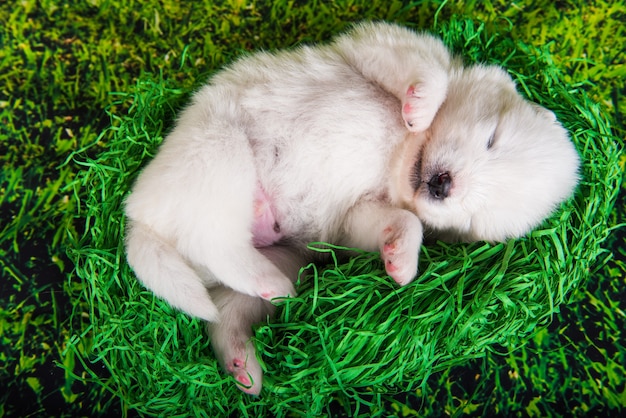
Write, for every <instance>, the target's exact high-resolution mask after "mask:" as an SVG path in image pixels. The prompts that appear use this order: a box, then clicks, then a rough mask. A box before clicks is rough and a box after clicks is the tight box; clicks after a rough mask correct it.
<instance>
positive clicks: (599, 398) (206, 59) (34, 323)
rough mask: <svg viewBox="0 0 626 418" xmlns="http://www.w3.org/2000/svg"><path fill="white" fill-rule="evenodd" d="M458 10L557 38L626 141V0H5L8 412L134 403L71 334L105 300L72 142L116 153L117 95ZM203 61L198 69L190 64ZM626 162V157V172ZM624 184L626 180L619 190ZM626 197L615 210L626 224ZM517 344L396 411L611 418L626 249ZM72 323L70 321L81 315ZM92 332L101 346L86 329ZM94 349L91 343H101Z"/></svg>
mask: <svg viewBox="0 0 626 418" xmlns="http://www.w3.org/2000/svg"><path fill="white" fill-rule="evenodd" d="M452 16H456V17H460V18H470V19H473V20H474V21H475V22H476V23H475V24H476V25H480V24H484V25H485V30H487V31H493V32H496V31H497V32H500V33H507V34H508V35H509V36H511V37H512V38H514V39H518V40H521V41H523V42H525V43H528V44H533V45H537V46H544V47H546V48H548V49H549V51H550V52H551V53H552V54H553V59H554V62H555V64H556V65H557V66H558V67H560V68H562V69H563V70H564V73H565V74H566V75H567V80H566V81H567V82H568V83H569V84H570V85H572V86H576V87H577V88H584V89H585V90H587V91H588V93H589V95H590V96H591V97H592V98H593V99H594V100H595V101H597V102H598V103H600V104H601V105H602V106H603V107H604V109H605V111H606V112H607V114H608V115H609V116H610V118H611V120H612V121H613V127H614V129H615V133H616V134H617V136H618V137H620V138H622V139H623V138H624V135H625V130H624V119H623V115H624V112H626V99H624V94H626V88H625V87H624V81H625V79H626V63H625V61H626V54H625V52H624V48H625V47H624V45H626V29H625V26H626V6H625V5H624V3H623V2H622V1H619V2H611V1H593V2H583V1H580V2H577V1H562V2H556V3H555V2H551V1H539V0H537V1H528V2H515V3H511V2H504V1H501V2H500V1H498V2H474V1H467V2H453V1H450V2H445V3H441V2H400V1H383V0H374V1H365V0H363V1H361V0H357V1H334V2H321V1H315V2H304V1H288V0H279V1H276V2H263V1H244V0H232V1H224V2H209V1H204V2H187V3H179V2H177V1H174V0H162V1H156V0H148V1H144V2H137V1H124V2H122V1H119V0H113V1H106V0H91V1H76V2H62V1H45V0H44V1H29V0H24V1H8V2H7V1H5V2H2V3H1V4H0V22H2V23H1V24H0V162H1V164H2V171H1V173H0V269H1V271H2V276H1V277H2V279H1V282H0V341H1V346H0V416H79V415H82V416H96V415H111V414H114V415H121V414H131V415H132V414H133V411H132V409H131V410H129V409H128V406H127V405H123V404H122V403H120V401H119V400H118V398H117V397H116V396H114V395H112V393H111V392H110V391H109V390H107V385H106V383H107V382H108V380H107V379H108V371H107V370H106V368H105V367H103V366H102V367H100V366H99V365H98V364H96V365H92V364H90V365H89V367H90V369H92V370H95V371H97V372H98V374H99V375H100V377H99V379H100V382H101V383H103V384H97V385H96V384H94V383H93V382H92V381H91V380H92V379H93V377H92V376H91V375H90V374H88V373H86V372H85V370H84V368H83V365H82V364H81V362H80V361H79V358H78V357H76V355H75V354H74V352H73V351H70V350H65V348H66V346H67V344H68V342H69V341H70V340H71V339H72V338H75V336H76V335H77V333H80V330H82V329H85V326H84V325H85V324H84V323H81V318H85V319H83V320H82V321H85V320H86V318H88V313H89V310H90V307H89V306H87V305H85V304H84V302H78V300H80V299H77V298H76V297H75V296H76V295H77V294H79V293H80V289H77V286H79V283H80V281H78V280H75V278H74V272H73V265H72V264H71V262H70V261H69V259H68V258H67V256H66V252H67V250H68V249H69V248H70V247H71V243H72V241H73V239H74V238H75V237H77V236H79V235H81V234H82V232H83V231H82V228H84V220H82V219H80V218H78V217H77V215H76V213H77V212H78V209H79V208H80V205H81V199H82V198H83V197H84V196H83V195H81V194H80V192H79V193H75V191H74V187H73V182H74V179H75V177H76V175H77V173H78V172H80V170H82V169H83V167H81V166H80V165H79V164H77V163H76V162H75V161H74V160H72V159H71V158H70V156H71V154H72V152H76V151H79V150H81V149H83V148H86V147H90V151H89V152H91V153H96V152H97V150H98V149H101V150H105V149H106V147H107V139H108V138H107V137H106V136H101V135H100V133H101V132H102V131H103V130H104V128H106V127H107V126H109V125H110V124H111V123H115V120H111V119H110V117H109V116H108V115H107V113H106V112H105V110H108V111H109V112H110V113H112V114H115V113H119V112H124V111H125V110H126V109H123V108H121V106H124V105H119V104H116V103H118V102H117V101H116V95H115V92H128V91H131V90H133V89H134V87H135V83H136V80H137V79H139V78H140V77H141V76H142V74H143V73H150V74H159V73H160V74H162V76H163V78H164V79H166V80H169V81H171V85H178V86H180V89H181V90H185V89H187V90H188V89H190V88H192V87H193V86H197V85H198V83H199V82H200V81H201V80H203V79H204V78H206V76H207V75H208V74H209V73H210V72H212V71H214V70H215V69H216V68H218V67H220V66H221V65H223V64H225V63H227V62H228V61H230V60H231V59H233V58H234V57H236V56H238V55H240V54H241V53H242V52H244V51H252V50H255V49H260V48H266V49H267V48H277V47H286V46H290V45H293V44H295V43H297V42H303V41H304V42H313V41H323V40H326V39H328V38H329V37H330V36H331V35H332V34H334V33H336V32H338V31H340V30H342V29H344V28H345V27H346V25H347V24H348V23H349V22H351V21H355V20H361V19H386V20H392V21H398V22H410V23H411V24H412V25H414V26H416V27H420V28H424V29H429V28H433V27H435V26H436V25H438V24H441V23H445V22H446V21H447V20H448V19H450V18H451V17H452ZM181 62H185V63H186V65H185V66H184V67H185V68H188V65H189V64H191V65H192V66H193V67H195V68H197V71H195V72H193V74H189V73H188V72H185V71H183V70H181V68H183V66H182V65H181ZM625 162H626V160H625V159H624V158H622V159H621V167H622V171H623V168H624V164H625ZM622 191H623V188H622ZM625 211H626V203H625V200H624V194H623V193H622V195H621V198H620V199H619V200H618V202H617V204H616V206H615V209H614V211H613V213H612V215H611V221H612V224H613V225H618V224H620V223H624V222H625V221H626V216H625ZM606 246H607V248H609V249H610V250H611V251H612V252H613V255H614V256H613V259H612V260H610V261H609V262H608V263H606V264H605V265H603V266H598V267H597V270H595V271H594V272H593V274H592V276H591V278H590V280H588V282H587V283H586V285H585V286H584V287H583V288H581V289H580V290H579V291H578V292H576V293H575V294H574V295H573V296H572V300H571V302H570V303H569V304H568V305H566V306H562V307H561V311H560V313H559V314H558V315H557V316H556V317H555V318H554V321H553V323H552V325H551V326H550V327H549V328H548V329H546V330H543V331H541V332H539V333H538V334H536V335H535V337H534V338H533V339H532V340H531V341H530V342H529V343H528V344H527V345H526V346H524V347H523V348H522V349H519V350H517V351H515V352H513V353H511V354H509V355H508V356H504V357H503V356H497V355H492V354H488V355H487V356H486V357H484V358H482V359H479V360H474V361H471V362H469V363H468V364H467V365H466V366H464V367H457V368H454V369H451V370H447V371H445V372H441V373H437V374H434V375H433V376H431V378H430V379H429V382H428V385H427V386H424V387H423V388H421V389H419V390H418V391H417V392H412V393H406V394H405V395H403V396H399V397H397V399H396V401H395V402H390V403H389V405H388V412H389V415H400V416H411V415H418V416H423V415H432V416H443V415H446V414H451V415H463V414H475V415H476V414H484V413H485V411H488V413H490V414H501V415H506V416H510V415H519V416H553V415H575V416H605V415H607V414H610V415H619V413H620V412H622V413H623V412H624V410H626V377H625V375H626V368H625V366H624V365H625V364H626V336H625V335H624V332H625V331H624V330H625V329H626V290H625V289H626V279H625V276H626V264H625V263H626V248H625V244H624V235H623V233H622V232H621V230H619V229H616V230H615V232H614V233H613V234H612V236H611V237H610V238H609V239H608V241H607V243H606ZM70 318H72V319H70ZM82 341H89V339H88V338H83V339H82ZM81 349H82V350H83V352H84V353H85V355H87V354H88V353H89V346H88V345H87V346H85V345H82V346H81Z"/></svg>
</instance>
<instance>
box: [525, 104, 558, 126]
mask: <svg viewBox="0 0 626 418" xmlns="http://www.w3.org/2000/svg"><path fill="white" fill-rule="evenodd" d="M530 105H531V106H532V108H533V110H534V111H535V113H536V114H537V115H538V116H541V117H542V118H544V119H545V120H547V121H548V122H556V115H555V114H554V112H553V111H551V110H550V109H546V108H545V107H543V106H540V105H538V104H537V103H532V102H531V103H530Z"/></svg>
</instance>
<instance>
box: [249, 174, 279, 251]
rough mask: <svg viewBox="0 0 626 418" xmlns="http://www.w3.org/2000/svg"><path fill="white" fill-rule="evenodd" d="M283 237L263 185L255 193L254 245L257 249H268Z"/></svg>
mask: <svg viewBox="0 0 626 418" xmlns="http://www.w3.org/2000/svg"><path fill="white" fill-rule="evenodd" d="M282 237H283V234H282V233H281V230H280V224H279V223H278V221H277V220H276V216H275V214H274V209H273V207H272V202H271V200H270V198H269V196H268V195H267V193H266V192H265V190H263V188H262V187H261V185H257V188H256V190H255V192H254V221H253V222H252V243H253V245H254V246H255V247H266V246H269V245H272V244H274V243H276V242H277V241H279V240H280V239H281V238H282Z"/></svg>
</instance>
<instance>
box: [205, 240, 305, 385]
mask: <svg viewBox="0 0 626 418" xmlns="http://www.w3.org/2000/svg"><path fill="white" fill-rule="evenodd" d="M260 251H261V252H262V253H263V255H264V256H265V257H267V258H268V259H269V260H271V261H272V262H273V263H275V264H276V265H277V266H279V267H280V269H281V271H282V272H283V273H284V274H285V275H286V276H287V277H289V278H291V279H292V280H294V281H295V280H296V279H297V277H298V271H299V270H300V268H301V267H302V266H304V265H305V262H306V260H305V259H304V258H303V257H301V256H300V255H299V254H298V253H297V252H296V251H295V250H293V249H289V248H286V247H265V248H262V249H260ZM211 295H212V296H213V300H214V301H215V304H216V305H217V307H218V309H219V311H220V321H219V322H215V323H209V324H208V325H207V330H208V332H209V335H210V338H211V344H212V346H213V350H214V351H215V354H216V356H217V358H218V360H219V361H220V363H221V364H222V366H223V367H224V369H226V370H227V371H228V372H229V373H230V374H232V375H233V377H234V378H235V380H236V381H237V382H238V387H239V388H240V389H241V390H242V391H244V392H246V393H249V394H252V395H258V394H259V393H260V391H261V386H262V380H263V372H262V370H261V366H260V364H259V362H258V360H257V357H256V351H255V349H254V345H253V343H252V341H250V338H251V337H252V326H253V325H254V324H257V323H259V322H261V321H264V320H265V319H266V318H267V316H268V315H269V316H271V315H272V314H273V313H274V310H275V308H274V306H273V305H272V304H271V303H269V302H267V301H265V300H263V299H260V298H257V297H252V296H248V295H244V294H242V293H238V292H235V291H234V290H232V289H229V288H227V287H218V288H215V289H211Z"/></svg>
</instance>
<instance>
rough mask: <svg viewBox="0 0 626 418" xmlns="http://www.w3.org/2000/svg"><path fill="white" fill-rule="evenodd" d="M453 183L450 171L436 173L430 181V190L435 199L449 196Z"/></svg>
mask: <svg viewBox="0 0 626 418" xmlns="http://www.w3.org/2000/svg"><path fill="white" fill-rule="evenodd" d="M451 185H452V177H450V173H448V172H445V173H439V174H435V175H434V176H432V177H431V179H430V181H429V182H428V191H429V192H430V195H431V196H432V197H434V198H435V199H438V200H443V199H445V198H446V197H448V194H449V193H450V186H451Z"/></svg>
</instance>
